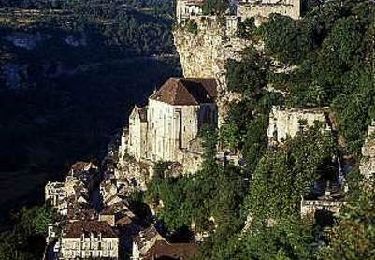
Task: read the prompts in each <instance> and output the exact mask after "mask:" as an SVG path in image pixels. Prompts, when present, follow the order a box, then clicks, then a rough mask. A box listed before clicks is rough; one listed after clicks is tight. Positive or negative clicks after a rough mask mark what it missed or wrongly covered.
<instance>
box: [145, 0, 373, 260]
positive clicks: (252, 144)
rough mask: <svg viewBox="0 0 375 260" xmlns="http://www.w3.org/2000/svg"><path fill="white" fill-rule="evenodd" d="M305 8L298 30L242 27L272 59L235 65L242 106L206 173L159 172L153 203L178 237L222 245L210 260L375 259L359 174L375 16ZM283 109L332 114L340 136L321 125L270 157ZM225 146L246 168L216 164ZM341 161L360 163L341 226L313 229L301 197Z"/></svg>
mask: <svg viewBox="0 0 375 260" xmlns="http://www.w3.org/2000/svg"><path fill="white" fill-rule="evenodd" d="M211 2H215V1H211ZM216 2H217V1H216ZM216 2H215V3H216ZM305 4H306V3H305ZM305 6H307V7H309V8H308V10H307V11H306V14H305V16H304V17H303V19H301V20H298V21H295V20H293V19H291V18H289V17H285V16H281V15H277V14H274V15H272V16H271V17H270V19H269V20H268V21H267V22H266V23H264V24H262V25H261V26H259V27H255V25H254V21H253V20H251V19H249V20H246V21H244V22H243V23H242V24H241V25H240V30H239V32H238V36H239V37H243V38H246V39H249V40H252V41H253V42H254V44H258V43H260V42H262V43H264V51H262V52H259V51H257V50H256V49H255V48H252V47H251V48H248V49H246V50H245V51H244V52H243V54H242V60H241V61H237V60H229V61H228V63H227V82H228V89H229V90H231V91H233V92H236V93H238V94H240V95H241V96H242V100H241V101H240V102H237V103H233V104H232V105H231V108H230V112H229V113H228V117H227V118H226V121H225V124H224V125H223V126H222V127H221V129H220V131H218V130H215V129H210V130H205V131H203V132H202V137H203V139H204V140H205V142H204V145H205V147H206V153H205V158H206V159H205V162H204V164H203V168H202V170H201V171H199V172H197V173H196V174H195V175H193V176H186V177H180V178H171V177H168V176H165V174H164V173H163V169H165V168H163V167H166V165H165V163H164V164H160V165H158V167H157V168H156V172H158V174H157V176H159V177H158V178H157V180H156V181H155V182H152V184H150V187H149V190H148V192H147V194H146V197H145V199H146V201H148V202H149V203H153V204H155V205H158V202H159V201H160V200H161V201H163V205H164V206H163V207H161V208H159V213H158V216H159V217H160V219H161V220H162V221H163V223H164V224H165V226H166V227H167V228H168V229H169V230H170V232H171V234H175V233H177V234H180V235H181V236H184V235H185V234H189V232H186V230H188V229H189V228H191V223H194V225H193V226H194V231H196V232H208V234H210V236H209V238H207V239H206V240H205V241H204V242H203V244H202V245H201V246H200V254H199V256H198V258H199V259H373V258H374V242H375V232H374V224H375V223H374V220H375V215H374V214H375V206H374V199H375V194H374V192H365V191H364V189H363V186H361V185H359V184H360V181H361V175H360V174H359V172H358V168H357V167H358V163H359V160H360V158H361V153H360V149H361V147H362V145H363V141H364V138H365V137H366V131H367V126H368V125H369V124H370V123H371V121H372V120H374V119H375V86H374V71H373V69H374V68H373V57H374V52H373V51H374V45H373V44H374V42H373V41H374V26H373V25H374V7H373V4H372V3H370V2H367V1H353V0H344V1H329V2H326V3H325V4H324V5H315V4H314V3H312V2H311V3H309V5H307V4H306V5H305ZM280 68H281V69H280ZM270 87H271V88H270ZM270 89H271V90H270ZM272 105H281V106H285V107H296V108H302V107H303V108H314V107H329V108H330V109H331V111H332V113H333V114H334V117H335V123H336V124H337V126H338V132H335V131H334V132H326V131H322V130H321V127H322V126H321V125H319V124H317V125H315V126H312V127H310V128H308V129H306V130H305V131H302V132H300V133H298V134H297V136H296V137H295V138H293V139H288V140H287V141H286V142H285V144H284V145H283V146H282V147H279V148H273V149H269V148H267V137H266V129H267V125H268V122H267V121H268V114H269V111H270V108H271V106H272ZM217 142H220V143H221V145H222V146H224V147H226V148H227V149H229V150H231V151H237V152H238V151H239V152H240V153H241V154H242V155H243V158H244V161H245V163H246V164H245V166H244V167H235V166H233V165H226V166H223V165H218V164H216V163H215V158H214V155H215V149H216V146H215V144H216V143H217ZM337 154H340V156H344V157H346V158H351V166H352V167H353V168H352V170H351V171H349V172H347V173H346V179H347V182H348V185H349V193H348V195H347V197H346V200H347V204H346V206H345V207H344V209H343V210H342V212H341V217H340V218H339V219H335V220H333V222H329V223H318V222H311V221H310V220H308V219H301V217H300V212H299V210H300V208H299V207H300V200H301V196H306V195H309V192H310V190H311V187H312V186H313V184H314V181H316V180H318V178H321V177H322V176H323V175H326V176H329V175H330V174H332V173H333V174H334V173H335V172H337V171H338V165H337V163H334V162H332V160H331V158H334V157H335V155H337ZM245 223H246V225H245ZM327 226H328V227H329V228H328V230H329V231H327V229H325V228H327Z"/></svg>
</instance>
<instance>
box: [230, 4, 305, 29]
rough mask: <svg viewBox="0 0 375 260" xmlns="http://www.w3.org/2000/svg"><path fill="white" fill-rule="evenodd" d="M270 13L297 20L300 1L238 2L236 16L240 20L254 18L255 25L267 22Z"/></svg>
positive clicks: (299, 15) (299, 11) (299, 13)
mask: <svg viewBox="0 0 375 260" xmlns="http://www.w3.org/2000/svg"><path fill="white" fill-rule="evenodd" d="M272 13H277V14H281V15H284V16H289V17H291V18H293V19H299V18H300V17H301V0H260V1H255V0H240V1H239V4H238V7H237V15H238V16H239V17H241V20H245V19H246V18H250V17H254V18H255V22H256V24H260V23H261V22H263V21H265V20H267V18H268V17H269V15H270V14H272Z"/></svg>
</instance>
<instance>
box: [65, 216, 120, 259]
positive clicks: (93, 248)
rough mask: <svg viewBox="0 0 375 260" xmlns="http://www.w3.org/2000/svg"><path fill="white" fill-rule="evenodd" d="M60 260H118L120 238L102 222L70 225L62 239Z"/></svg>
mask: <svg viewBox="0 0 375 260" xmlns="http://www.w3.org/2000/svg"><path fill="white" fill-rule="evenodd" d="M59 258H60V259H93V258H98V259H118V258H119V237H118V235H117V234H116V232H115V231H114V230H113V229H112V228H111V227H110V226H109V225H108V224H107V223H106V222H101V221H76V222H73V223H68V224H67V226H66V228H65V230H64V232H63V235H62V238H61V248H60V255H59Z"/></svg>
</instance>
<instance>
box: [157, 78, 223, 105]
mask: <svg viewBox="0 0 375 260" xmlns="http://www.w3.org/2000/svg"><path fill="white" fill-rule="evenodd" d="M216 97H217V83H216V81H215V79H194V78H170V79H168V80H167V81H166V82H165V83H164V85H163V86H162V87H161V88H160V89H159V90H158V91H157V92H156V93H154V94H152V95H151V97H150V99H154V100H157V101H161V102H164V103H167V104H170V105H177V106H194V105H199V104H203V103H214V100H215V98H216Z"/></svg>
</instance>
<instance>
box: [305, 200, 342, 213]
mask: <svg viewBox="0 0 375 260" xmlns="http://www.w3.org/2000/svg"><path fill="white" fill-rule="evenodd" d="M344 204H345V202H341V201H328V200H304V199H302V201H301V216H302V217H305V216H314V214H315V212H316V211H317V210H326V211H330V212H332V213H333V214H334V215H338V214H339V212H340V209H341V207H342V206H343V205H344Z"/></svg>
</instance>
